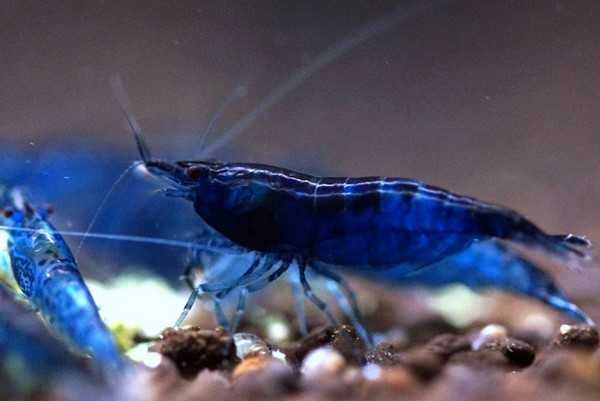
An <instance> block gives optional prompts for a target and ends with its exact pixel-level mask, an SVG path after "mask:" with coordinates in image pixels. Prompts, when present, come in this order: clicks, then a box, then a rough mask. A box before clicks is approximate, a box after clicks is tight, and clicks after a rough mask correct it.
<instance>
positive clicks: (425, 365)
mask: <svg viewBox="0 0 600 401" xmlns="http://www.w3.org/2000/svg"><path fill="white" fill-rule="evenodd" d="M400 361H401V364H402V365H404V366H406V367H407V368H409V369H410V370H411V371H412V373H413V374H414V375H415V376H416V377H418V378H419V379H421V380H430V379H432V378H433V377H435V376H437V375H438V373H440V372H441V371H442V368H443V367H444V362H445V361H444V359H443V358H441V357H440V356H439V355H436V354H434V353H433V352H431V351H429V350H427V349H426V348H417V349H413V350H410V351H408V352H406V353H403V354H402V355H401V356H400Z"/></svg>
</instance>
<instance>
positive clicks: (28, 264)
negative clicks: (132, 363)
mask: <svg viewBox="0 0 600 401" xmlns="http://www.w3.org/2000/svg"><path fill="white" fill-rule="evenodd" d="M0 209H1V214H0V223H1V224H2V226H3V227H4V228H3V230H4V231H5V232H6V233H7V234H8V235H7V242H8V243H7V245H6V247H7V250H8V254H9V257H10V263H11V267H12V273H13V276H14V279H15V281H16V283H17V285H18V288H19V290H20V291H21V292H22V294H23V296H24V297H25V299H26V300H27V301H28V302H29V303H30V304H31V305H32V306H33V307H34V308H35V309H37V310H39V311H40V313H41V315H42V316H43V317H44V319H45V320H46V321H47V322H48V323H49V325H50V326H51V327H52V328H53V330H54V331H55V332H56V333H57V334H59V335H60V336H61V337H62V338H64V339H65V340H66V341H67V343H68V344H69V345H70V346H72V347H74V348H75V349H77V350H79V351H81V352H83V353H86V354H90V355H91V356H92V357H93V358H94V359H95V360H96V361H97V362H98V363H99V364H100V366H103V367H106V368H107V369H112V368H119V369H120V368H122V367H124V366H125V360H124V358H123V357H122V355H121V354H120V352H119V350H118V348H117V345H116V343H115V341H114V339H113V337H112V334H111V333H110V331H109V330H108V328H107V327H106V326H105V324H104V323H103V322H102V319H101V318H100V315H99V314H98V308H97V306H96V304H95V302H94V300H93V298H92V296H91V294H90V292H89V290H88V288H87V286H86V285H85V282H84V281H83V278H82V277H81V274H80V273H79V270H78V268H77V263H76V261H75V258H74V257H73V255H72V254H71V251H70V249H69V247H68V245H67V244H66V242H65V241H64V239H63V238H62V236H61V235H60V234H59V233H58V232H57V231H56V230H55V228H54V227H53V226H52V225H51V224H50V223H49V222H48V221H47V218H46V217H47V216H46V212H45V211H42V210H39V211H38V210H35V209H34V208H33V207H32V206H31V205H30V204H29V203H28V201H27V199H26V198H25V197H24V195H23V193H22V192H21V191H19V190H12V191H3V192H2V193H1V194H0Z"/></svg>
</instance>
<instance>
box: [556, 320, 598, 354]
mask: <svg viewBox="0 0 600 401" xmlns="http://www.w3.org/2000/svg"><path fill="white" fill-rule="evenodd" d="M598 342H599V338H598V330H597V329H596V328H595V327H593V326H587V325H568V324H563V325H562V326H560V330H559V333H558V335H557V336H556V338H555V339H554V342H553V343H552V345H554V346H557V347H569V348H580V349H595V348H597V347H598Z"/></svg>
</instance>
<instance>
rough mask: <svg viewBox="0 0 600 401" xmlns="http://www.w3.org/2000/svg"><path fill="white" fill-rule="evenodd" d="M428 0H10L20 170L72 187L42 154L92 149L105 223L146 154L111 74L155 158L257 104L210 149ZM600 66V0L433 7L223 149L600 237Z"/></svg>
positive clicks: (9, 99)
mask: <svg viewBox="0 0 600 401" xmlns="http://www.w3.org/2000/svg"><path fill="white" fill-rule="evenodd" d="M410 4H413V3H411V2H394V1H351V0H343V1H329V2H322V1H299V2H292V1H275V0H273V1H223V0H220V1H190V0H183V1H171V2H167V1H154V0H147V1H144V2H139V1H130V0H122V1H100V0H96V1H89V0H87V1H81V0H78V1H62V2H45V1H24V0H5V1H4V2H3V4H2V6H1V7H0V13H1V17H0V68H1V69H0V71H1V74H0V135H1V136H2V143H3V145H4V150H3V156H2V160H3V163H4V165H5V166H7V165H8V164H9V163H10V165H11V166H12V167H11V168H13V169H15V168H16V169H20V170H19V171H21V172H20V174H21V176H20V177H22V179H23V180H24V181H23V182H26V181H27V179H26V178H27V177H29V178H30V177H33V176H35V177H38V178H39V179H40V180H41V181H42V182H44V185H46V186H49V185H63V186H64V187H65V188H66V187H69V186H70V185H72V184H71V183H70V182H69V179H70V175H69V174H70V173H69V174H62V173H61V174H55V175H52V174H48V172H47V171H45V168H46V167H43V166H42V167H40V164H39V158H40V157H42V155H44V154H47V150H48V149H58V152H59V153H60V152H61V150H60V149H62V148H61V147H62V146H65V147H66V149H69V150H68V151H62V156H63V158H64V161H63V163H64V165H65V168H67V169H68V168H69V165H70V164H69V160H70V158H71V157H75V155H76V154H79V153H85V154H87V155H91V156H90V157H91V158H92V160H93V161H94V163H96V164H92V165H93V166H94V168H93V169H92V170H90V171H88V172H87V175H86V177H87V179H86V180H87V181H86V182H87V185H88V189H85V187H81V190H80V191H87V192H93V194H94V197H95V198H94V199H95V200H94V201H93V202H92V201H90V203H89V205H88V204H86V203H83V202H81V201H79V202H78V204H79V206H80V208H82V209H85V210H86V213H87V214H85V215H84V216H83V217H82V220H83V221H85V222H88V221H89V218H90V217H91V214H93V212H94V211H95V208H96V207H97V200H98V199H99V198H101V196H102V195H103V194H104V193H105V192H106V191H107V189H108V187H109V186H110V183H111V182H112V180H114V178H116V176H117V175H118V174H119V172H120V171H122V169H123V168H124V167H125V166H127V164H128V163H130V162H131V161H132V160H134V159H136V158H138V156H137V154H136V152H135V148H134V144H133V141H132V138H131V133H130V132H129V130H128V128H127V125H126V123H125V121H124V119H123V116H122V114H121V112H120V111H119V108H118V106H117V103H116V101H115V98H114V96H113V94H112V92H111V86H110V84H109V80H110V78H111V77H112V76H114V75H116V74H118V75H119V76H120V77H121V79H122V81H123V84H124V87H125V88H126V91H127V94H128V96H129V98H130V100H131V107H132V110H133V112H134V113H135V116H136V117H137V119H138V120H139V122H140V124H141V126H142V128H143V130H144V132H145V135H146V136H147V138H148V141H149V143H150V145H151V147H152V149H153V151H154V153H155V154H156V155H160V156H161V157H164V158H169V159H190V158H194V157H198V156H199V154H200V152H201V149H200V148H199V144H200V137H201V135H200V133H201V132H202V131H203V130H204V128H205V127H206V125H207V123H208V121H209V119H210V117H211V116H212V115H213V113H214V112H215V110H216V109H217V108H218V107H219V105H220V104H221V103H222V102H223V101H224V99H225V98H227V96H229V95H230V94H231V93H232V92H233V91H234V90H235V88H236V87H238V86H240V85H243V86H244V87H245V89H246V91H247V94H246V96H245V97H244V98H243V99H241V100H239V101H236V102H235V103H234V104H233V105H231V106H230V107H228V108H227V111H226V112H225V113H224V115H223V117H222V118H221V119H220V120H219V123H218V124H217V133H214V134H212V135H211V136H210V137H209V138H208V142H210V141H211V140H214V139H215V138H218V136H219V134H218V132H223V131H224V130H225V129H226V128H228V127H230V126H231V125H233V124H234V123H235V122H236V121H237V120H239V119H240V118H241V117H242V116H243V115H244V114H245V113H247V112H249V111H250V110H252V108H253V107H254V106H256V105H257V104H258V102H259V101H260V100H261V99H262V98H263V97H264V96H266V95H267V94H268V93H269V92H270V91H271V90H272V89H273V88H274V87H275V86H276V85H278V84H279V83H281V82H282V81H284V80H286V79H287V78H289V77H290V75H291V73H292V72H293V71H295V70H297V69H298V68H300V67H302V66H303V65H306V64H307V63H309V62H310V60H312V59H313V58H314V57H316V56H317V55H318V54H319V53H320V52H322V51H323V50H324V49H326V48H328V47H329V46H331V45H333V44H334V43H336V42H338V41H340V40H342V39H343V38H345V37H348V36H349V35H351V34H352V33H353V32H355V31H357V30H358V29H359V28H360V27H362V26H364V25H365V24H367V23H369V22H371V21H374V20H376V19H378V18H381V17H382V16H385V15H386V14H390V13H392V12H394V10H396V11H397V10H398V7H399V6H400V7H403V6H406V7H409V6H410ZM599 72H600V3H599V2H597V1H593V0H585V1H584V0H579V1H576V0H570V1H548V0H539V1H512V0H511V1H509V0H505V1H488V2H483V1H472V0H456V1H441V2H435V1H434V2H433V6H432V7H430V8H427V9H426V10H424V11H423V12H420V13H417V14H416V15H414V16H412V17H410V18H408V19H406V20H404V21H402V22H401V23H400V24H398V25H397V26H395V27H394V28H393V29H390V30H388V31H387V32H385V33H382V34H380V35H376V36H374V37H372V38H371V39H369V40H367V41H365V42H364V43H362V44H360V45H358V46H357V47H356V48H354V49H353V50H351V51H350V52H348V53H347V54H345V55H343V56H342V57H340V58H338V59H336V60H335V61H333V62H332V63H331V64H329V65H328V66H326V67H325V68H323V69H322V70H321V71H319V72H318V73H316V74H315V75H314V76H312V77H311V78H310V79H309V80H307V81H306V82H305V83H304V84H303V85H301V86H300V87H299V88H297V89H296V90H294V91H292V92H291V93H289V95H288V96H287V97H285V98H284V99H282V100H281V101H280V102H278V103H277V104H276V105H275V106H274V107H273V108H272V109H271V110H270V111H268V112H266V113H263V114H261V115H260V116H259V117H258V118H257V119H256V121H255V122H254V124H252V125H251V126H250V127H249V128H248V129H247V130H246V131H245V132H243V133H242V135H241V136H239V137H238V138H237V139H236V140H234V141H232V142H231V143H228V144H227V145H226V146H224V147H222V148H221V149H219V151H218V152H216V153H215V154H214V155H212V156H214V157H217V158H220V159H225V160H231V161H234V160H235V161H252V162H264V163H269V164H275V165H282V166H285V167H289V168H294V169H301V170H305V171H307V172H312V173H318V174H329V175H387V176H408V177H415V178H419V179H422V180H425V181H427V182H429V183H432V184H435V185H439V186H443V187H445V188H449V189H451V190H453V191H456V192H460V193H465V194H469V195H473V196H477V197H479V198H482V199H485V200H489V201H493V202H496V203H501V204H505V205H508V206H510V207H513V208H515V209H517V210H519V211H521V212H523V213H524V214H526V215H527V216H529V217H531V219H532V220H534V221H535V222H537V223H539V224H540V225H541V226H543V227H544V228H546V229H548V230H549V231H555V232H570V231H572V232H577V233H582V234H587V235H588V236H589V237H590V238H591V239H592V240H595V241H596V242H599V241H600V211H599V209H598V206H599V203H600V202H599V201H600V157H599V155H600V78H599ZM36 161H37V162H38V164H36ZM50 164H52V163H50ZM15 166H16V167H15ZM113 167H114V171H112V170H110V168H113ZM71 168H73V167H71ZM107 169H109V170H110V173H109V174H107V175H108V176H109V177H108V178H106V179H104V180H98V181H96V177H97V176H98V177H99V176H100V175H101V174H103V171H108V170H107ZM4 171H5V172H4V173H2V174H6V167H5V168H4ZM5 179H8V180H9V181H10V179H9V178H5ZM59 181H60V182H59ZM120 191H122V192H126V191H127V188H121V190H120ZM40 192H41V191H40ZM37 195H38V196H39V197H41V198H43V197H44V194H43V193H40V194H37ZM70 196H71V197H73V196H76V194H71V195H70ZM51 198H52V197H50V199H48V201H51V202H54V203H56V202H58V203H59V204H60V203H63V200H64V199H63V200H61V199H58V198H57V199H51ZM154 206H156V205H154ZM112 207H113V208H118V207H119V205H115V204H114V203H113V204H112ZM60 213H61V214H62V215H63V216H64V215H65V214H66V215H68V213H69V210H65V209H64V208H63V210H61V211H60ZM110 216H111V213H110V211H108V212H106V213H105V214H103V216H102V218H103V219H110V218H111V217H110ZM67 220H68V219H67ZM84 226H85V224H83V223H79V225H77V224H76V228H82V227H84ZM133 229H134V227H129V228H127V227H125V228H123V227H121V230H120V231H121V232H124V231H132V230H133Z"/></svg>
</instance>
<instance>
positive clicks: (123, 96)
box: [75, 74, 152, 256]
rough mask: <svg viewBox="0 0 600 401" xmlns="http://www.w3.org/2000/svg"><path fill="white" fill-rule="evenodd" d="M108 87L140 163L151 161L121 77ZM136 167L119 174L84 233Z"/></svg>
mask: <svg viewBox="0 0 600 401" xmlns="http://www.w3.org/2000/svg"><path fill="white" fill-rule="evenodd" d="M110 85H111V88H112V91H113V95H114V97H115V99H116V101H117V104H118V105H119V108H120V109H121V112H122V113H123V115H124V116H125V119H126V120H127V123H128V124H129V128H131V131H132V132H133V135H134V137H135V143H136V144H137V148H138V152H139V153H140V157H141V158H142V163H147V162H148V161H149V160H152V155H151V154H150V150H149V149H148V146H147V145H146V143H145V142H144V139H143V137H142V134H141V131H142V130H141V128H140V126H139V124H138V123H137V121H136V119H135V117H134V115H133V113H131V111H130V110H129V98H128V97H127V93H126V92H125V88H124V86H123V81H122V80H121V76H120V75H119V74H115V75H114V76H113V77H112V78H111V79H110ZM138 165H139V163H133V164H132V165H130V166H129V167H127V168H126V169H125V171H123V172H122V173H121V175H120V176H119V177H118V178H117V179H116V180H115V182H114V183H113V184H112V185H111V187H110V189H109V190H108V192H107V193H106V195H104V198H102V201H100V205H98V207H97V208H96V212H95V213H94V215H93V216H92V220H91V221H90V224H88V226H87V228H86V230H85V232H86V233H90V232H91V231H92V228H93V227H94V224H96V221H97V220H98V217H100V213H101V212H102V210H104V206H105V205H106V203H107V202H108V200H109V199H110V197H111V196H112V194H113V193H114V192H115V190H116V188H117V187H118V186H119V184H120V183H121V182H123V180H124V179H125V177H126V176H127V175H128V174H129V173H130V172H131V171H132V170H133V168H134V167H137V166H138ZM86 238H87V236H86V235H83V236H82V237H81V241H79V244H78V245H77V248H76V249H75V256H77V255H78V253H79V252H80V251H81V248H82V247H83V243H84V242H85V239H86Z"/></svg>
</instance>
